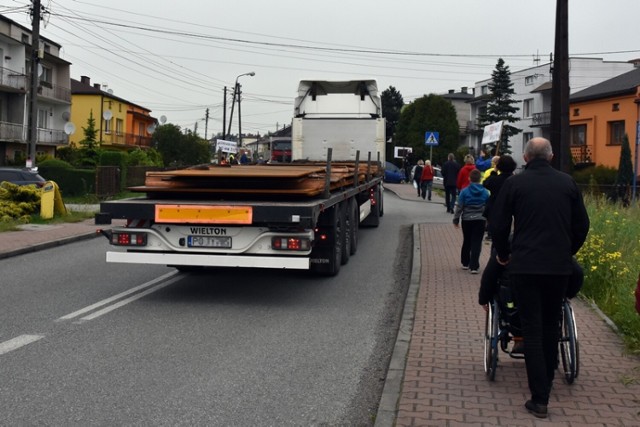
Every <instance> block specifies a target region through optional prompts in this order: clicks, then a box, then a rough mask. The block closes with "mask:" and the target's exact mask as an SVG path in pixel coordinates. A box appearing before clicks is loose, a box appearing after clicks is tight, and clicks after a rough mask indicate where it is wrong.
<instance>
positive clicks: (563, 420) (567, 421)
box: [376, 185, 640, 427]
mask: <svg viewBox="0 0 640 427" xmlns="http://www.w3.org/2000/svg"><path fill="white" fill-rule="evenodd" d="M409 187H410V186H408V185H405V186H403V185H397V186H390V185H387V189H391V190H392V191H394V192H395V193H396V194H398V195H399V196H400V197H404V195H406V197H405V198H407V199H413V197H414V195H413V188H409ZM443 209H444V207H443ZM414 235H416V236H417V239H418V240H417V241H416V242H415V244H416V245H419V248H417V250H416V251H415V252H414V254H416V253H417V254H418V258H419V259H418V260H416V261H415V262H417V263H419V266H418V268H414V274H419V279H417V282H418V286H417V287H416V288H417V290H416V293H415V295H414V296H413V301H414V302H415V304H414V305H413V307H411V304H409V307H408V309H409V310H411V309H412V310H413V312H412V313H406V312H405V316H404V317H405V320H404V321H403V324H402V325H401V334H400V337H402V330H405V331H407V335H409V337H410V338H409V339H410V341H409V342H408V345H407V348H408V351H407V352H405V354H404V359H403V360H402V361H399V360H398V355H397V354H394V358H393V359H394V360H392V367H393V366H394V365H395V366H398V365H404V366H403V372H402V373H403V376H402V381H401V386H400V387H399V388H400V390H398V391H397V395H396V397H397V399H396V402H397V406H396V412H395V420H394V422H389V419H390V418H389V417H385V415H388V413H387V414H385V413H384V410H385V408H382V407H381V410H382V411H381V412H379V420H378V422H376V425H396V426H458V425H459V426H468V425H477V426H536V425H553V426H576V427H577V426H640V358H638V357H635V356H629V355H626V354H625V352H624V347H623V344H622V341H621V339H620V337H619V336H618V335H617V334H616V332H615V331H614V330H613V329H612V327H611V326H610V325H609V324H608V323H607V319H606V318H605V317H604V316H603V315H602V314H601V313H599V311H598V310H597V309H595V308H594V307H592V306H591V305H590V304H589V303H587V302H585V301H582V300H580V299H574V300H573V301H572V304H573V308H574V311H575V316H576V324H577V329H578V337H579V344H580V354H579V356H580V372H579V377H578V378H577V379H576V380H575V382H574V384H573V385H568V384H565V383H564V381H563V380H562V374H561V373H560V372H557V375H556V380H555V381H554V388H553V390H552V393H551V401H550V402H549V418H547V419H545V420H539V419H536V418H534V417H533V416H532V415H530V414H528V413H527V412H526V410H525V409H524V406H523V405H524V402H525V401H526V400H527V399H528V398H529V391H528V387H527V381H526V372H525V368H524V361H523V360H516V359H512V358H510V357H509V356H508V355H507V354H505V353H502V352H500V355H499V357H500V359H499V362H498V370H497V373H496V379H495V381H494V382H490V381H489V380H488V379H487V377H486V376H485V373H484V368H483V354H484V353H483V351H484V343H483V333H484V322H485V312H484V310H483V309H482V308H481V307H480V306H479V305H478V303H477V293H478V289H479V283H480V275H471V274H470V273H469V272H468V271H465V270H462V269H461V267H460V262H459V250H460V246H461V244H462V236H461V232H460V230H459V229H455V228H454V227H453V225H451V224H442V223H440V224H418V225H417V228H416V233H414ZM488 249H489V247H488V245H485V246H484V247H483V253H482V258H481V265H484V264H486V261H487V259H488V254H489V250H488ZM410 294H411V290H410ZM411 298H412V296H411V295H409V299H411ZM405 310H407V308H405ZM401 347H402V345H400V348H401ZM397 348H398V347H397ZM396 353H398V352H396ZM400 353H401V352H400ZM403 362H406V363H403ZM391 374H392V375H391V378H388V380H387V382H389V383H393V375H394V374H393V373H392V372H391ZM396 375H397V373H396ZM389 389H393V387H387V386H386V385H385V393H386V396H385V395H383V401H384V400H386V402H389V401H390V395H389V392H390V390H389ZM381 406H382V405H381Z"/></svg>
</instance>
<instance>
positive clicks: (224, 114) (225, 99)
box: [222, 86, 227, 140]
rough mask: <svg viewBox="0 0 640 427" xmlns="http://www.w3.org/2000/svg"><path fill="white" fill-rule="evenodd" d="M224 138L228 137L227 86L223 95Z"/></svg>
mask: <svg viewBox="0 0 640 427" xmlns="http://www.w3.org/2000/svg"><path fill="white" fill-rule="evenodd" d="M222 139H224V140H226V139H227V87H226V86H225V87H224V95H223V96H222Z"/></svg>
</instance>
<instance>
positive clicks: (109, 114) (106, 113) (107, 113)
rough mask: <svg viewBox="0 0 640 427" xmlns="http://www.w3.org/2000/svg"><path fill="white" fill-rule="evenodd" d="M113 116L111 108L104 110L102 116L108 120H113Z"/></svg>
mask: <svg viewBox="0 0 640 427" xmlns="http://www.w3.org/2000/svg"><path fill="white" fill-rule="evenodd" d="M112 117H113V113H112V112H111V110H104V112H103V113H102V118H103V119H105V120H106V121H109V120H111V118H112Z"/></svg>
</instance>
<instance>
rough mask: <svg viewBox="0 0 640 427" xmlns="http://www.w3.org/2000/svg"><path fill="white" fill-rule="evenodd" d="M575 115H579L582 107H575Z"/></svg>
mask: <svg viewBox="0 0 640 427" xmlns="http://www.w3.org/2000/svg"><path fill="white" fill-rule="evenodd" d="M573 115H574V116H579V115H580V109H579V108H574V109H573Z"/></svg>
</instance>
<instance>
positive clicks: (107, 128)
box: [104, 120, 111, 134]
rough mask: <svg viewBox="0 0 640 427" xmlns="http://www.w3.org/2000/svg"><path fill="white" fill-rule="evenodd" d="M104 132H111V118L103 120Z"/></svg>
mask: <svg viewBox="0 0 640 427" xmlns="http://www.w3.org/2000/svg"><path fill="white" fill-rule="evenodd" d="M104 133H106V134H110V133H111V120H105V121H104Z"/></svg>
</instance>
